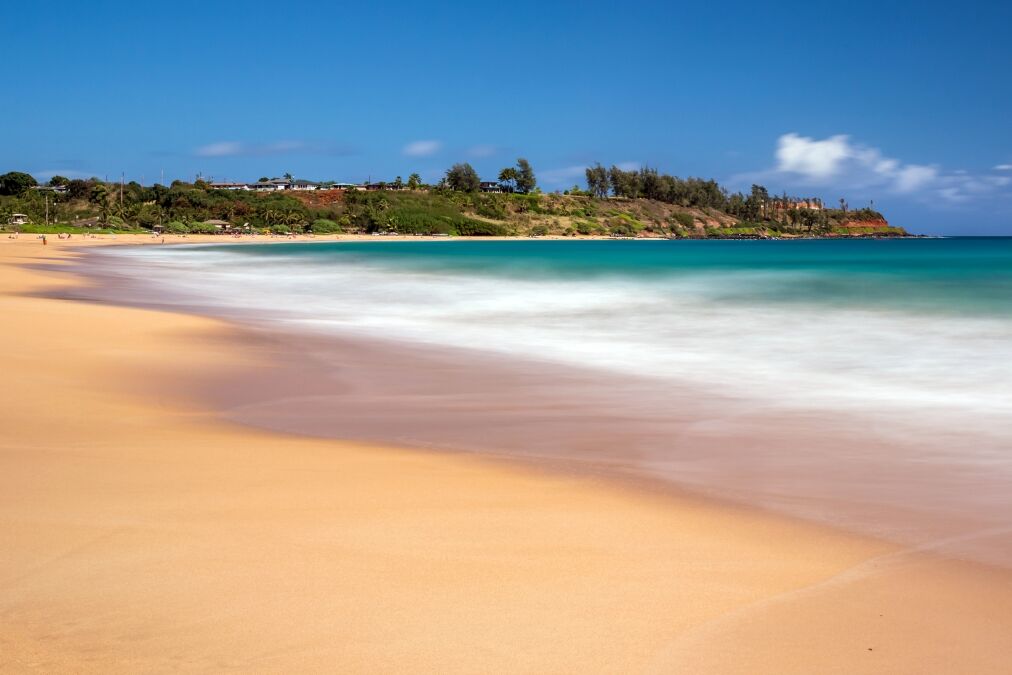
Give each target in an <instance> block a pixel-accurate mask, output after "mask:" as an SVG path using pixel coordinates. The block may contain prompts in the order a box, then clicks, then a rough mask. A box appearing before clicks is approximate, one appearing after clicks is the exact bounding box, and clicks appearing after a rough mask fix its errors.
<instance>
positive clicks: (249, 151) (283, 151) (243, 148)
mask: <svg viewBox="0 0 1012 675" xmlns="http://www.w3.org/2000/svg"><path fill="white" fill-rule="evenodd" d="M193 154H194V155H196V156H197V157H264V156H268V155H295V154H306V155H308V154H317V155H350V154H353V150H352V149H351V148H350V147H349V146H346V145H341V144H338V143H332V142H322V141H296V140H283V141H274V142H271V143H245V142H241V141H218V142H215V143H208V144H207V145H202V146H200V147H199V148H197V149H196V150H194V151H193Z"/></svg>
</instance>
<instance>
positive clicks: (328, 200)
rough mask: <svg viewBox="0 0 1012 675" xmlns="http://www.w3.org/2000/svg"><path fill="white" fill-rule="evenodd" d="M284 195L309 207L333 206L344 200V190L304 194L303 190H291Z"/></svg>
mask: <svg viewBox="0 0 1012 675" xmlns="http://www.w3.org/2000/svg"><path fill="white" fill-rule="evenodd" d="M284 194H286V195H288V196H290V197H295V198H296V199H298V200H299V201H300V202H302V203H303V204H305V205H306V206H309V207H317V208H318V207H321V206H331V205H333V204H337V203H339V202H341V201H342V200H343V199H344V190H340V189H337V190H312V191H309V192H303V191H301V190H289V191H286V192H285V193H284Z"/></svg>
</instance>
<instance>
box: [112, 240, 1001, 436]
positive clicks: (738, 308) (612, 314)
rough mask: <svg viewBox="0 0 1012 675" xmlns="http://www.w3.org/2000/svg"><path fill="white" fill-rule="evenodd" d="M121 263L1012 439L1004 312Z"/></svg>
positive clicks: (261, 267) (252, 295) (335, 321)
mask: <svg viewBox="0 0 1012 675" xmlns="http://www.w3.org/2000/svg"><path fill="white" fill-rule="evenodd" d="M109 255H115V256H120V257H123V258H130V259H133V260H135V261H137V262H138V264H140V265H142V266H143V276H144V277H145V279H146V280H147V281H148V282H149V283H150V286H151V288H158V289H164V290H166V291H167V293H166V294H165V296H163V297H164V299H166V300H168V299H169V298H170V297H179V298H181V299H186V300H187V301H188V302H191V303H192V302H194V301H195V300H197V299H199V300H197V301H198V302H199V303H200V304H204V305H207V306H209V307H215V308H217V309H219V310H222V311H227V310H229V309H231V310H243V311H245V312H252V313H253V314H254V315H255V316H256V317H258V318H260V319H261V320H263V321H269V322H281V323H284V324H287V325H289V326H299V327H302V328H304V329H307V330H313V331H323V332H335V333H345V334H356V335H370V336H380V337H383V338H388V339H399V340H409V341H417V342H423V343H427V344H432V345H442V346H448V347H456V348H469V349H480V350H487V351H490V352H498V353H503V354H513V355H520V356H524V357H533V358H537V359H544V360H548V361H555V362H560V363H566V364H573V365H578V366H581V367H590V368H597V369H604V370H613V371H618V372H623V373H629V374H634V375H637V376H646V377H653V378H666V379H670V380H672V381H677V382H680V383H691V384H694V385H699V386H703V387H709V388H714V389H717V390H719V391H720V392H721V393H723V394H725V395H732V396H739V397H745V398H754V399H761V400H762V401H763V402H764V403H765V404H767V405H785V406H792V407H798V406H802V407H831V408H837V409H839V408H841V407H848V408H853V409H855V410H856V409H869V410H870V409H874V410H878V411H886V412H888V411H903V410H905V411H920V412H922V413H924V417H925V420H932V419H934V420H935V421H938V422H939V424H944V425H946V426H948V427H950V428H951V426H952V425H953V424H955V425H971V426H975V427H986V428H987V430H988V432H989V433H994V434H999V435H1005V434H1008V433H1010V432H1012V430H1010V429H1009V422H1008V420H1009V419H1012V408H1010V406H1012V358H1010V356H1012V354H1010V345H1012V321H1009V320H1007V319H1004V318H987V317H960V318H958V319H954V318H953V317H941V316H933V315H929V314H923V313H921V314H918V313H913V312H903V311H895V310H887V309H862V308H841V307H838V306H826V307H819V306H811V305H805V306H803V307H802V306H797V305H790V304H783V303H780V304H777V303H765V304H764V303H757V304H745V303H741V302H724V301H722V298H723V297H725V296H728V295H733V294H734V292H735V289H740V288H741V287H742V286H743V285H749V284H762V283H765V280H764V274H761V273H756V272H748V273H734V272H725V273H722V274H721V275H719V276H718V275H714V274H698V275H683V276H679V277H663V278H652V279H636V278H631V277H608V278H597V279H585V278H584V279H544V278H539V279H516V278H513V279H510V280H508V281H504V280H503V279H502V278H495V277H490V276H483V275H480V274H462V273H453V274H450V273H442V272H439V271H418V270H409V269H394V268H391V267H386V266H380V265H376V264H373V263H368V262H362V261H350V260H349V261H347V262H344V261H342V262H334V261H329V262H320V261H318V260H314V259H312V258H305V257H298V258H287V257H284V256H270V257H260V256H251V255H236V254H234V253H230V252H228V251H223V250H221V249H218V248H210V249H201V248H194V249H193V250H192V251H190V252H187V253H185V254H184V253H183V252H182V251H178V250H176V251H165V250H158V249H153V248H142V249H134V250H130V251H125V250H119V251H115V252H112V253H110V254H109ZM181 268H185V269H186V270H187V274H179V273H178V272H179V270H180V269H181ZM777 278H778V280H779V281H782V274H781V275H779V276H778V277H777Z"/></svg>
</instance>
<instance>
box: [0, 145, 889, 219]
mask: <svg viewBox="0 0 1012 675" xmlns="http://www.w3.org/2000/svg"><path fill="white" fill-rule="evenodd" d="M585 176H586V189H585V190H584V189H581V188H580V187H579V186H573V188H571V189H570V190H566V191H565V193H564V194H566V195H571V196H577V197H584V198H591V199H595V200H606V199H616V200H620V201H621V200H636V199H647V200H654V201H657V202H663V203H668V204H672V205H675V206H678V207H681V208H686V209H696V210H698V211H703V212H706V211H707V210H713V211H721V212H723V213H726V214H728V215H730V216H733V217H735V218H737V219H738V220H739V221H741V223H742V224H743V225H746V226H749V225H761V224H762V223H783V224H786V225H789V226H791V227H794V228H803V229H805V230H807V231H808V232H813V231H819V230H826V231H830V230H831V229H832V226H833V222H832V221H840V220H858V221H861V220H877V219H881V218H882V216H881V214H879V213H877V212H875V211H873V210H871V209H859V210H857V211H848V210H847V206H846V203H845V202H844V201H843V200H841V205H840V206H841V208H840V209H839V210H836V209H825V208H823V204H822V202H821V200H819V199H818V198H808V199H799V198H796V197H788V196H787V195H786V194H784V195H782V196H779V197H778V196H771V195H770V194H769V192H768V190H767V189H766V188H765V187H763V186H761V185H753V186H752V188H751V191H750V192H749V193H747V194H743V193H741V192H735V193H730V194H729V193H728V191H727V190H725V189H724V188H723V187H721V186H720V184H718V183H717V182H716V181H715V180H712V179H710V180H704V179H701V178H687V179H682V178H678V177H676V176H671V175H668V174H664V173H660V172H659V171H657V170H656V169H653V168H650V167H644V168H641V169H634V170H624V169H621V168H619V167H617V166H612V167H611V168H610V169H607V168H605V167H604V166H602V165H601V164H599V163H598V164H595V165H594V166H590V167H587V169H586V172H585ZM286 177H290V174H286ZM379 185H380V186H381V187H388V188H395V189H397V190H400V189H402V188H404V187H407V188H408V189H409V190H411V191H412V192H409V193H404V194H403V199H399V200H398V202H397V203H396V204H395V205H393V206H391V205H389V204H388V203H387V202H386V201H384V198H382V196H381V194H382V191H381V194H375V195H373V194H372V193H370V194H369V195H366V193H360V194H361V197H358V196H357V195H356V192H355V191H354V190H353V191H350V192H348V193H346V194H345V196H344V199H343V202H342V203H338V202H327V203H323V204H319V205H310V204H308V203H303V201H300V200H298V199H295V198H294V197H293V196H289V194H287V193H288V191H278V192H273V193H267V194H260V193H253V192H245V191H222V190H213V189H210V186H209V184H208V183H206V182H205V181H203V180H200V179H198V180H197V181H195V182H194V183H186V182H183V181H173V182H172V185H171V186H169V187H165V186H163V185H159V184H155V185H153V186H150V187H145V186H142V185H140V184H139V183H137V182H134V181H131V182H129V183H125V184H122V185H121V184H111V183H105V182H102V181H100V180H98V179H97V178H92V179H89V180H79V179H75V180H70V179H67V178H64V177H61V176H53V177H52V178H51V179H50V181H49V186H50V187H55V186H59V187H60V188H61V189H62V191H61V193H60V194H58V195H55V197H56V198H54V199H52V200H49V201H47V200H45V199H44V198H43V196H42V195H41V194H40V193H38V192H37V191H35V190H32V189H31V188H33V187H36V186H37V182H36V181H35V179H34V178H33V177H32V176H30V175H29V174H26V173H23V172H9V173H7V174H3V175H0V216H4V219H3V221H2V222H4V223H6V222H7V217H9V216H10V214H11V213H13V212H18V211H20V212H24V213H29V214H31V215H33V217H35V218H36V219H41V218H40V216H43V214H47V215H48V216H50V220H51V221H53V222H57V221H61V220H65V221H70V220H71V218H70V217H69V216H73V218H75V219H76V218H81V217H92V216H95V215H97V216H98V221H99V222H101V223H104V224H108V225H112V226H115V227H120V226H126V225H130V226H135V227H141V228H146V229H152V228H154V227H155V226H163V227H167V226H172V227H176V228H178V229H180V230H182V229H184V227H185V228H188V230H189V231H196V230H194V229H193V228H194V227H196V226H198V225H200V224H201V223H203V222H204V221H206V220H207V219H222V220H226V221H229V222H233V223H237V224H243V223H248V224H251V225H253V226H255V227H267V228H274V229H277V230H278V231H286V230H288V229H291V228H296V227H299V228H301V227H302V226H303V225H306V226H309V225H310V224H311V225H312V226H313V230H314V231H321V232H324V231H332V232H333V231H341V230H345V231H347V230H349V229H352V230H354V229H360V230H363V231H369V230H372V229H377V228H382V227H383V226H389V227H395V226H398V225H399V226H400V227H402V228H403V227H405V226H406V221H410V222H411V223H414V224H415V226H416V229H419V230H425V229H426V228H428V229H432V228H436V229H437V230H439V231H443V230H444V229H446V228H450V230H451V231H463V230H465V229H467V228H470V227H477V224H476V223H478V222H479V221H474V220H473V219H470V218H468V217H467V216H466V214H467V213H470V212H471V211H475V212H477V213H478V215H480V216H482V217H484V218H486V219H496V220H504V219H507V218H508V215H509V214H510V213H513V212H515V211H517V208H519V207H517V208H507V207H506V206H505V204H507V203H509V204H513V203H514V197H511V196H510V195H509V194H506V195H481V199H479V198H478V193H479V192H480V191H481V189H482V188H483V187H484V188H486V190H488V189H489V187H491V188H493V191H502V192H505V193H513V194H514V195H516V196H518V197H519V196H522V197H524V198H525V199H531V200H541V199H542V197H541V196H540V195H541V192H540V190H539V189H538V183H537V179H536V177H535V173H534V169H533V167H532V166H531V163H530V162H529V161H528V160H526V159H525V158H519V159H518V160H517V162H516V165H515V166H508V167H505V168H503V169H502V170H501V171H500V172H499V174H498V180H497V181H495V182H492V185H491V186H489V185H483V184H482V182H481V180H480V178H479V175H478V173H477V171H475V169H474V167H472V166H471V165H470V164H468V163H466V162H463V163H458V164H454V165H453V166H452V167H450V168H449V169H448V170H447V171H446V173H445V175H444V176H443V177H442V179H441V180H440V181H439V183H438V184H436V185H424V184H423V183H422V182H421V178H420V176H419V175H418V174H417V173H413V174H411V176H410V177H409V179H408V181H407V182H406V184H405V182H403V181H402V180H401V179H400V178H399V177H398V179H397V180H395V181H393V182H391V183H380V184H379ZM455 193H456V194H458V195H460V197H461V198H462V199H463V200H464V201H460V200H457V201H454V200H453V199H451V200H450V201H449V202H446V203H443V202H441V201H439V199H441V198H440V197H439V195H443V198H442V199H444V201H445V199H446V198H450V197H451V196H452V195H453V194H455ZM426 194H428V195H429V196H430V197H431V198H427V197H424V195H426ZM373 197H376V198H378V199H373ZM493 198H494V199H493ZM416 202H417V203H416ZM458 202H459V203H458ZM499 202H502V203H501V204H500V203H499ZM533 203H534V202H532V204H533ZM525 204H526V202H525ZM521 206H523V205H521ZM528 208H530V205H528ZM525 210H527V209H525V208H520V211H525ZM484 222H485V223H486V224H487V222H488V221H487V220H486V221H484ZM690 222H691V220H690ZM436 226H438V227H436ZM167 229H169V230H171V227H167ZM208 229H209V231H213V228H208Z"/></svg>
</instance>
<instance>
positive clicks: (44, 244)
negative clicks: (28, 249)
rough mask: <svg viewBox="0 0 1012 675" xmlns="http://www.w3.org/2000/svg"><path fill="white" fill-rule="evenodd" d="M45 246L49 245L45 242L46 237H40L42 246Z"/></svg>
mask: <svg viewBox="0 0 1012 675" xmlns="http://www.w3.org/2000/svg"><path fill="white" fill-rule="evenodd" d="M47 244H49V242H48V241H46V235H42V245H43V246H46V245H47Z"/></svg>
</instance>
